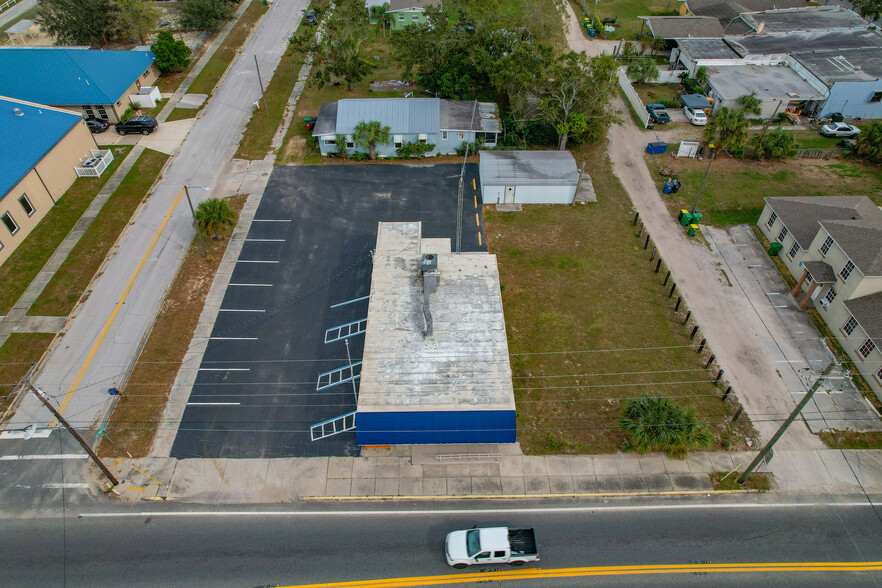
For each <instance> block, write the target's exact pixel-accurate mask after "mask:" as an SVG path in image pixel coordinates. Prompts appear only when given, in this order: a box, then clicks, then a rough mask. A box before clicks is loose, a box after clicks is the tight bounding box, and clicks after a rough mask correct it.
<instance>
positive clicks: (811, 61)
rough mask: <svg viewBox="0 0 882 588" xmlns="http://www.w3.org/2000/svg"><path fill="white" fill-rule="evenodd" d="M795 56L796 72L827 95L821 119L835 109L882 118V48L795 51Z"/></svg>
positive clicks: (846, 112)
mask: <svg viewBox="0 0 882 588" xmlns="http://www.w3.org/2000/svg"><path fill="white" fill-rule="evenodd" d="M791 59H792V64H791V67H792V68H793V69H794V71H796V72H797V73H798V74H800V75H801V76H802V77H803V78H805V79H806V81H807V82H809V83H810V84H812V85H814V86H815V87H817V88H818V89H820V90H821V91H822V93H823V94H824V96H825V97H826V100H825V101H824V103H823V105H821V106H820V108H819V109H818V111H817V116H818V117H819V118H827V117H829V116H830V115H831V114H833V113H834V112H841V113H842V114H844V115H846V116H850V117H854V118H882V47H873V48H863V49H844V50H840V51H812V52H804V53H795V54H794V55H792V56H791Z"/></svg>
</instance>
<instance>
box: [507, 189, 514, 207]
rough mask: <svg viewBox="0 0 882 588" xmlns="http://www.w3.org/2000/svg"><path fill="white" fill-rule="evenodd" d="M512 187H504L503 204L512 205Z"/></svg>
mask: <svg viewBox="0 0 882 588" xmlns="http://www.w3.org/2000/svg"><path fill="white" fill-rule="evenodd" d="M514 189H515V187H514V186H506V187H505V203H506V204H514Z"/></svg>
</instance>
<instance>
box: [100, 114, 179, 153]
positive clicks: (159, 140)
mask: <svg viewBox="0 0 882 588" xmlns="http://www.w3.org/2000/svg"><path fill="white" fill-rule="evenodd" d="M195 124H196V119H195V118H185V119H182V120H175V121H172V122H163V123H159V127H158V128H157V129H156V130H155V131H154V132H152V133H150V134H149V135H134V134H131V135H120V134H119V133H117V132H116V131H114V130H113V128H112V127H111V128H110V129H108V130H107V131H105V132H103V133H101V134H100V135H95V140H96V141H97V142H98V144H99V145H141V146H142V147H146V148H148V149H153V150H154V151H160V152H162V153H166V154H168V155H174V154H176V153H177V152H178V151H179V150H180V148H181V145H183V144H184V141H185V140H186V139H187V135H189V134H190V131H191V130H192V129H193V126H194V125H195Z"/></svg>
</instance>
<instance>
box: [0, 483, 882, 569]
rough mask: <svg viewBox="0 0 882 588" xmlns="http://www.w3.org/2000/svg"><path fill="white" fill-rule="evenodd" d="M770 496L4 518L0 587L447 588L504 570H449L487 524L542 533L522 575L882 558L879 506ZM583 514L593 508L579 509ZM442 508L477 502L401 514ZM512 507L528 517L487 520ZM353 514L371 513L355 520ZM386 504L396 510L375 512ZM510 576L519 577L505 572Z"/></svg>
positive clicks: (163, 507)
mask: <svg viewBox="0 0 882 588" xmlns="http://www.w3.org/2000/svg"><path fill="white" fill-rule="evenodd" d="M764 498H765V499H769V500H774V499H775V497H759V498H758V499H757V498H754V497H752V496H747V497H738V498H736V499H734V500H733V499H731V498H729V497H723V499H722V502H733V501H734V502H736V504H735V505H734V506H732V505H727V506H723V505H721V504H720V503H719V501H714V502H717V504H716V505H714V504H708V503H704V504H701V503H700V502H703V501H705V499H704V498H701V499H700V500H699V501H697V500H696V499H694V498H693V499H687V500H686V501H685V502H686V503H687V505H685V506H683V505H682V504H681V505H680V506H677V503H678V502H681V503H682V502H683V501H684V499H672V500H669V501H668V500H664V499H656V501H655V502H654V503H647V502H645V501H643V502H641V501H639V500H622V501H609V502H605V503H601V504H590V503H574V502H572V501H567V502H562V503H561V505H562V506H561V508H563V509H565V510H542V509H539V508H538V507H537V504H532V503H527V504H525V503H508V504H501V503H496V504H493V505H489V504H476V503H468V504H466V503H457V504H450V503H447V504H444V505H432V504H424V503H417V504H413V503H411V504H409V505H404V506H399V505H396V504H395V503H383V504H379V505H352V504H348V505H342V506H338V505H322V506H321V508H324V509H331V511H332V512H330V513H328V512H325V513H321V512H312V513H308V514H295V515H290V514H288V513H284V514H282V515H259V516H244V515H241V514H236V513H228V515H227V516H206V515H202V516H191V515H186V516H158V515H156V514H153V515H135V516H132V517H122V518H115V517H110V518H92V517H90V516H81V517H80V518H74V516H75V515H77V514H81V513H83V512H90V511H89V510H88V509H86V510H79V509H73V510H68V511H67V514H68V517H67V518H66V519H63V520H62V519H61V518H60V517H59V518H53V519H33V518H22V519H7V520H4V521H2V524H0V553H2V554H3V555H2V559H3V564H2V566H0V585H4V586H29V585H43V586H60V585H62V584H64V585H67V586H94V585H96V584H112V585H118V586H141V585H144V586H157V585H167V586H268V585H272V586H275V585H281V586H286V585H297V584H308V583H320V582H321V583H324V582H340V581H354V580H362V581H366V580H376V579H389V578H400V577H414V576H440V577H439V578H435V579H433V580H430V581H428V583H427V584H428V585H443V584H444V583H445V580H447V579H449V578H450V577H456V576H459V575H462V574H472V573H479V574H486V573H489V572H491V571H493V570H491V569H489V568H485V569H483V570H482V569H481V568H478V567H475V568H471V569H467V570H453V569H451V568H449V567H448V566H447V565H446V563H445V562H444V559H443V540H444V536H445V534H446V533H448V532H449V531H451V530H455V529H457V528H468V527H471V526H472V525H475V524H477V525H479V526H497V525H498V526H502V525H505V526H532V527H535V528H536V533H537V537H538V540H539V543H540V555H541V557H542V561H541V563H539V564H529V565H527V566H524V567H523V568H520V570H523V571H528V570H533V571H536V570H540V569H541V570H546V571H547V570H564V569H571V568H575V567H586V566H601V567H610V566H622V565H653V566H659V565H676V564H699V565H700V564H705V565H714V564H716V565H721V564H732V563H772V562H867V561H879V560H882V524H880V522H879V519H878V518H877V517H876V515H875V514H874V512H873V511H872V509H871V508H870V507H869V506H868V505H867V504H866V502H863V504H862V505H858V506H829V505H797V506H789V507H780V506H775V505H770V504H760V503H756V504H754V501H755V500H759V501H762V500H763V499H764ZM708 500H710V499H708ZM546 504H547V503H546ZM855 504H860V502H859V501H858V502H856V503H855ZM574 505H577V506H578V505H581V508H580V509H578V510H572V507H573V506H574ZM135 506H136V507H137V508H140V509H141V510H144V509H145V508H149V509H150V510H153V511H157V512H166V513H168V512H176V510H177V509H178V507H177V506H175V505H172V504H156V505H151V506H150V507H145V505H144V503H141V504H139V505H135ZM433 506H437V507H439V508H443V509H456V508H464V507H465V508H468V509H471V512H470V511H468V510H457V511H453V512H450V511H448V512H445V511H443V510H442V511H435V512H430V511H427V510H423V511H421V512H419V513H410V514H407V513H402V512H395V511H396V510H397V509H402V508H403V509H407V510H414V509H429V508H433ZM313 507H315V505H313ZM506 507H513V509H514V510H511V511H503V510H495V511H493V512H481V510H482V509H487V508H491V509H504V508H506ZM306 508H309V505H307V506H306ZM341 508H349V509H352V508H358V509H359V511H360V512H357V513H351V512H348V513H347V512H341V511H340V509H341ZM376 509H384V510H383V511H381V512H379V513H377V512H371V511H372V510H374V511H375V510H376ZM91 512H95V511H94V510H93V511H91ZM178 514H180V512H178ZM65 537H66V539H65ZM501 570H502V571H506V572H507V571H511V570H512V569H511V568H509V567H508V566H503V567H502V568H501ZM709 576H713V577H712V578H711V577H709ZM489 579H490V576H487V577H486V580H489ZM880 580H882V572H879V571H876V572H848V573H845V572H836V573H831V572H823V571H799V572H797V571H789V572H777V573H773V574H770V573H768V572H755V573H737V574H722V573H718V574H714V573H713V572H708V573H706V574H703V573H701V572H700V571H699V572H698V573H688V574H683V573H675V574H647V575H634V574H613V575H604V576H600V577H597V576H589V575H583V576H581V577H577V578H573V577H570V578H562V579H549V578H542V579H534V580H529V579H524V580H519V581H518V582H517V583H516V584H515V585H517V586H572V585H598V586H599V585H604V586H605V585H646V586H656V585H713V586H719V585H733V586H734V585H738V586H750V585H759V584H768V583H774V585H776V586H830V585H833V584H834V583H841V584H848V585H849V586H875V585H878V584H877V582H879V581H880ZM407 585H426V584H419V583H416V584H414V583H411V584H407Z"/></svg>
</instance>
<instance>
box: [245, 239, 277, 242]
mask: <svg viewBox="0 0 882 588" xmlns="http://www.w3.org/2000/svg"><path fill="white" fill-rule="evenodd" d="M245 241H246V242H251V243H284V242H285V240H284V239H245Z"/></svg>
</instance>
